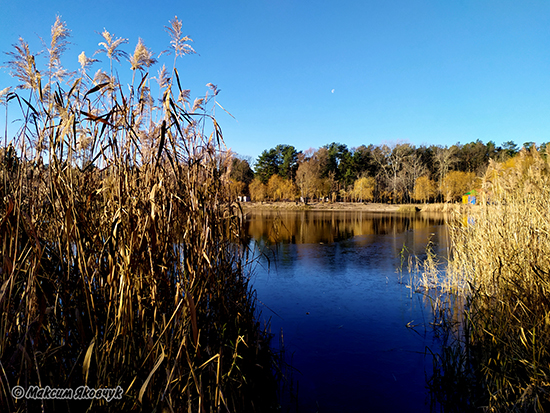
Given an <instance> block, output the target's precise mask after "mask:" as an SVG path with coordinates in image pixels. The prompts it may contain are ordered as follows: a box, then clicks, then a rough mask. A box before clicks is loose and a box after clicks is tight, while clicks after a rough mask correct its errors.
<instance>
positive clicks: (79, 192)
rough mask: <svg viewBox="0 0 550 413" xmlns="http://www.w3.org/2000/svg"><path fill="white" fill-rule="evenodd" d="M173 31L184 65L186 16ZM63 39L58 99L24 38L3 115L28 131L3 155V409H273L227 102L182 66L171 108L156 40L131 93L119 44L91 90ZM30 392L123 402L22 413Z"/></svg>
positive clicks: (170, 82)
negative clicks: (103, 395)
mask: <svg viewBox="0 0 550 413" xmlns="http://www.w3.org/2000/svg"><path fill="white" fill-rule="evenodd" d="M168 32H169V34H170V35H171V44H172V46H173V48H174V52H175V57H174V59H176V57H178V56H181V55H183V54H185V53H190V52H191V51H192V50H193V49H192V48H190V46H188V45H187V41H189V40H190V39H189V38H187V37H184V36H183V35H182V32H181V22H180V21H179V20H177V18H176V19H174V20H173V21H172V22H171V27H169V28H168ZM52 36H54V37H55V39H54V38H52V42H51V49H49V52H50V56H51V58H50V63H49V66H48V74H49V79H48V82H47V83H45V82H43V81H42V80H41V74H40V72H39V71H38V69H37V68H36V65H35V61H34V55H32V54H31V52H30V51H29V48H28V45H27V44H26V43H25V42H24V41H23V40H22V39H20V41H19V43H18V44H17V45H16V46H15V51H14V52H11V53H9V56H10V59H11V60H10V61H9V62H8V66H9V67H10V68H11V69H12V73H13V74H14V76H15V78H17V79H18V81H19V89H18V90H16V91H15V92H14V91H8V96H7V97H6V98H5V99H6V110H7V104H8V102H9V103H10V104H11V103H17V106H18V107H19V108H20V109H21V112H22V117H23V123H22V126H21V129H20V130H19V131H18V133H17V135H16V136H15V137H14V138H13V139H11V140H10V142H9V144H7V145H5V147H4V148H3V149H2V150H1V154H0V286H1V289H0V308H1V312H0V314H1V315H0V360H1V366H0V367H1V368H0V410H2V411H27V410H38V409H42V411H64V410H69V409H70V410H71V411H77V410H78V411H80V410H82V411H84V410H86V409H90V411H91V410H93V411H96V410H108V411H126V410H142V411H153V410H156V411H171V412H182V411H197V412H211V411H221V410H223V411H239V412H241V411H270V410H271V409H273V408H276V407H277V403H276V398H275V393H274V391H272V389H274V388H275V387H276V383H275V382H274V378H273V374H272V371H271V369H272V361H273V360H272V354H271V352H270V350H269V345H268V344H269V343H268V341H269V337H268V336H267V334H265V333H264V332H263V331H262V330H261V329H260V326H259V323H257V322H256V320H255V312H254V311H255V308H254V294H253V291H252V290H251V288H250V286H249V285H248V277H247V276H246V268H244V267H243V265H245V264H246V257H245V256H244V254H245V250H243V248H242V247H240V246H239V242H238V241H239V238H240V237H241V225H240V221H239V218H238V214H237V212H238V211H236V210H235V208H236V206H235V205H234V204H232V203H231V201H230V198H229V196H228V191H227V183H228V181H229V180H228V176H227V161H228V160H227V159H226V157H225V155H224V151H223V141H222V136H221V130H220V127H219V125H218V123H217V121H216V120H215V118H214V117H213V116H211V115H210V114H209V112H207V111H206V110H205V109H202V108H205V107H206V105H207V104H208V102H211V100H212V99H214V98H215V95H216V94H217V92H216V91H215V92H216V93H212V94H210V96H208V95H207V96H206V98H203V99H202V100H200V101H198V102H199V104H196V105H194V107H193V108H192V107H191V105H189V104H188V96H189V92H188V91H186V90H183V89H182V87H181V84H180V79H179V75H178V71H177V68H176V60H174V68H173V69H172V72H171V74H168V73H167V71H166V69H165V68H163V75H162V76H159V86H158V88H159V95H160V96H161V99H160V102H159V103H158V104H157V100H156V99H154V98H153V97H152V92H151V89H152V88H153V85H152V84H151V77H150V76H149V67H150V66H151V65H153V64H154V63H155V58H153V54H152V52H151V51H150V50H149V49H147V48H146V47H145V46H144V44H143V42H142V41H141V39H140V41H139V43H138V46H137V47H136V50H135V53H134V54H133V55H132V56H130V57H129V60H130V62H131V65H132V79H133V80H132V84H131V87H130V92H129V93H125V92H123V90H126V88H125V87H122V85H121V84H120V81H119V80H118V79H117V78H116V77H115V75H114V74H113V73H114V71H113V62H119V61H120V59H121V58H124V57H127V55H126V53H125V52H123V51H122V50H120V49H119V47H120V46H121V45H123V44H125V43H126V42H127V41H126V39H121V38H119V39H116V38H114V36H113V35H111V34H110V33H108V32H107V31H104V32H103V34H102V36H103V38H104V40H105V42H103V43H100V45H102V46H103V49H102V51H103V52H105V53H106V55H107V57H108V58H109V61H110V68H109V69H110V70H109V73H106V72H103V71H101V70H98V71H97V72H96V74H95V75H94V76H89V75H88V73H87V70H88V68H89V67H90V65H92V64H94V63H95V62H96V60H95V59H91V58H87V57H86V55H85V54H84V53H82V54H81V56H80V57H79V61H80V63H81V70H80V71H79V73H78V75H77V76H75V74H73V75H72V76H73V77H71V74H70V73H69V72H67V71H65V69H63V68H62V67H61V65H60V56H61V53H62V51H63V49H64V48H65V47H67V44H68V43H67V36H68V30H67V29H66V27H65V26H64V23H62V22H61V21H60V20H59V19H57V20H56V24H55V25H54V29H52ZM161 79H162V80H161ZM62 80H63V81H65V82H67V81H70V83H69V86H70V87H69V88H68V89H69V90H65V89H64V88H63V87H62V83H61V81H62ZM211 86H212V87H213V88H214V89H215V87H214V86H213V85H211ZM214 89H213V90H214ZM208 125H210V126H208ZM208 128H210V130H211V134H209V135H205V132H204V131H205V130H208ZM6 134H7V132H6ZM6 143H7V136H6ZM17 385H19V386H22V387H23V388H25V389H27V388H28V387H29V386H32V385H36V386H40V387H42V388H44V387H46V386H50V387H51V388H73V389H76V388H77V387H78V386H82V385H87V386H89V387H90V388H96V389H99V388H116V387H117V386H121V387H122V389H123V392H124V394H123V397H122V399H120V400H113V401H111V402H109V403H107V402H105V401H104V400H91V401H90V400H88V401H81V402H76V401H67V400H26V399H24V398H23V399H20V400H15V399H14V398H13V397H12V396H11V394H10V391H11V389H12V388H13V387H14V386H17ZM274 385H275V386H274Z"/></svg>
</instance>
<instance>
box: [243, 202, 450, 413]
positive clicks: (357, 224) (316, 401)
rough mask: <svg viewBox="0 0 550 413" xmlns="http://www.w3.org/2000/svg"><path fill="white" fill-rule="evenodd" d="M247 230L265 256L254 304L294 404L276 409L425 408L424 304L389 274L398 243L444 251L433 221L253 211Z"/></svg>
mask: <svg viewBox="0 0 550 413" xmlns="http://www.w3.org/2000/svg"><path fill="white" fill-rule="evenodd" d="M248 225H249V234H250V236H251V237H252V238H253V240H254V241H253V242H254V243H255V244H256V245H257V247H258V248H259V249H261V250H262V251H264V253H265V254H266V257H263V258H261V259H260V260H259V262H260V265H258V266H257V267H256V270H255V273H254V275H253V277H252V280H253V286H254V288H255V289H256V291H257V297H258V300H259V302H258V308H259V310H261V312H262V314H261V317H262V319H264V320H270V323H271V331H272V332H273V333H276V335H277V334H278V333H279V332H280V331H281V330H282V332H283V338H284V349H285V353H286V359H287V361H288V362H290V363H291V365H292V367H293V368H294V369H295V370H289V371H287V375H288V376H292V377H290V378H292V380H293V391H294V392H295V393H297V397H298V402H289V400H288V398H287V399H286V400H285V406H283V407H284V409H283V411H299V412H428V411H430V406H429V393H428V390H427V388H426V378H427V377H429V375H430V373H431V368H432V367H431V355H430V353H429V352H428V351H427V350H426V348H427V347H429V348H432V349H434V348H435V346H437V343H436V342H435V341H434V340H433V339H432V335H431V330H430V325H429V322H430V308H429V304H427V300H425V299H424V297H423V295H421V294H412V293H411V289H410V288H409V287H408V284H409V283H408V272H407V271H406V269H404V271H403V274H402V275H400V274H399V272H397V271H396V269H397V268H398V267H399V266H400V261H401V258H400V252H401V251H402V249H403V246H406V247H407V248H408V250H409V251H410V252H413V253H416V254H419V255H421V254H422V253H423V252H424V250H425V247H426V244H427V242H428V240H429V239H431V240H432V241H433V242H434V244H435V246H436V250H437V251H438V252H439V253H440V254H445V251H446V230H445V226H444V222H443V219H442V217H435V218H430V217H426V216H420V214H417V215H416V216H413V217H411V216H401V215H397V214H394V215H377V214H366V213H358V212H355V213H354V212H346V213H342V212H339V213H333V212H332V213H331V212H324V213H321V212H307V213H304V212H299V213H285V214H283V215H277V214H275V213H262V214H253V215H250V216H249V218H248ZM408 324H409V325H415V328H409V327H407V325H408ZM274 340H275V343H274V344H275V346H276V347H277V341H278V340H277V337H276V338H275V339H274ZM292 371H293V373H292Z"/></svg>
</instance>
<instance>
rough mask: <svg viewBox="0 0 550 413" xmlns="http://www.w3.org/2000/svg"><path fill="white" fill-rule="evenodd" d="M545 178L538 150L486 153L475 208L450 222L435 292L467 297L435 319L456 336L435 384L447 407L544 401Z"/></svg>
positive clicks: (507, 408)
mask: <svg viewBox="0 0 550 413" xmlns="http://www.w3.org/2000/svg"><path fill="white" fill-rule="evenodd" d="M549 180H550V164H549V162H548V158H546V157H544V156H542V155H541V154H539V153H538V152H537V151H536V150H533V151H531V152H526V151H523V152H521V153H520V155H518V157H516V158H514V159H513V160H511V161H508V162H507V163H505V164H497V163H492V164H491V165H490V167H489V170H488V171H487V174H486V176H485V178H484V184H483V186H484V193H485V199H483V202H482V205H481V206H480V207H479V208H478V211H477V213H476V214H475V215H473V216H470V219H466V220H464V219H456V220H453V221H452V222H451V223H450V234H451V240H452V258H451V260H450V263H449V266H448V269H447V273H448V274H447V280H448V284H446V286H447V287H446V289H445V290H444V291H443V293H442V294H441V295H439V297H444V294H447V296H449V295H452V296H453V297H457V299H458V300H460V299H461V300H463V301H462V304H460V303H461V301H458V303H459V304H460V305H455V306H447V308H448V309H449V311H447V312H446V313H445V314H444V317H443V318H442V319H441V320H442V322H443V327H444V328H445V329H446V330H447V331H449V332H452V333H451V334H450V336H452V340H447V341H444V342H443V349H442V351H441V353H440V354H438V355H437V357H436V370H435V374H434V376H433V377H432V381H431V385H432V390H434V392H435V393H436V395H437V398H438V400H439V401H440V402H441V403H442V404H443V406H444V410H445V411H469V410H472V411H479V409H483V410H484V411H490V412H544V411H549V410H550V223H549V220H548V216H549V213H550V185H549V183H550V182H549ZM457 394H458V395H460V398H459V397H456V395H457ZM453 395H454V396H453Z"/></svg>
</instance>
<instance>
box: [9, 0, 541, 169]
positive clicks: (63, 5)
mask: <svg viewBox="0 0 550 413" xmlns="http://www.w3.org/2000/svg"><path fill="white" fill-rule="evenodd" d="M58 14H59V15H61V18H62V20H64V21H65V22H66V23H67V25H68V27H69V29H71V31H72V39H71V41H72V43H73V44H72V45H71V47H70V50H69V51H68V52H67V53H66V55H65V57H64V59H63V60H62V62H63V63H64V64H65V65H66V66H68V67H70V68H73V69H74V70H76V69H77V68H78V63H77V56H78V54H80V52H82V51H85V52H86V54H87V55H88V56H91V55H92V54H93V52H94V51H95V50H97V49H98V42H100V41H102V40H103V39H102V38H101V37H100V36H99V34H98V32H101V31H103V29H104V28H105V29H107V30H108V31H110V32H111V33H114V34H115V35H116V36H117V37H125V38H128V39H129V44H127V45H125V46H124V50H126V51H127V52H128V53H131V52H132V51H133V49H134V47H135V44H136V43H137V41H138V38H139V37H141V38H142V39H143V40H144V42H145V45H146V46H147V47H149V48H150V49H152V50H153V51H154V52H156V53H160V52H161V51H162V50H164V49H167V48H168V44H169V37H168V34H167V33H166V32H165V31H164V26H165V25H168V21H169V20H170V19H172V18H173V17H174V16H175V15H177V16H178V18H180V19H181V20H182V21H183V25H184V32H185V33H186V34H187V35H188V36H190V37H191V38H192V39H193V40H194V43H193V44H192V45H193V47H194V48H195V50H196V51H197V53H198V54H197V55H191V56H186V57H185V58H184V59H183V61H181V62H180V65H179V68H180V69H179V70H180V73H181V74H182V81H183V83H184V85H183V86H184V87H185V88H189V89H191V91H192V96H193V97H198V96H201V95H203V94H204V93H205V92H206V90H207V88H206V86H205V85H206V83H209V82H211V83H214V84H216V85H218V87H219V88H220V89H221V93H220V95H219V96H218V101H219V102H220V103H221V104H222V105H223V106H224V107H225V108H226V109H227V110H228V111H229V112H231V113H232V114H233V115H234V116H235V118H236V120H234V119H233V118H231V117H229V116H228V115H226V114H225V113H224V112H223V111H221V110H219V109H218V111H217V112H216V115H217V116H218V121H219V122H220V123H221V126H222V129H223V132H224V136H225V141H226V144H227V146H228V147H230V148H232V150H234V151H235V152H237V153H239V154H241V155H245V156H251V157H253V158H256V157H257V156H258V155H259V154H260V153H261V151H262V150H264V149H269V148H272V147H274V146H276V145H277V144H280V143H283V144H290V145H294V146H295V147H296V148H297V149H298V150H305V149H308V148H310V147H314V148H318V147H320V146H322V145H325V144H327V143H330V142H333V141H336V142H341V143H345V144H347V145H348V147H350V148H351V147H357V146H359V145H361V144H366V145H368V144H371V143H372V144H375V145H379V144H382V143H393V142H403V141H404V142H409V143H411V144H414V145H416V146H418V145H421V144H428V145H430V144H438V145H452V144H455V143H457V142H460V143H468V142H471V141H475V140H476V139H481V140H482V141H483V142H485V143H486V142H487V141H490V140H492V141H494V142H496V143H497V144H501V143H503V142H505V141H508V140H513V141H515V142H516V143H517V144H519V145H521V144H523V142H526V141H534V142H536V143H537V144H540V143H543V142H547V141H550V2H548V1H506V0H498V1H485V0H437V1H436V0H433V1H432V0H424V1H422V0H419V1H417V0H379V1H370V0H354V1H351V0H339V1H330V2H329V1H322V0H316V1H303V0H302V1H300V0H277V1H271V0H248V1H244V0H234V1H227V0H224V1H222V0H220V1H213V0H204V1H187V0H179V1H170V0H168V1H165V0H162V1H156V2H152V1H141V0H132V1H116V0H109V1H106V0H97V1H82V0H70V1H69V0H50V1H14V0H0V27H2V31H1V34H0V49H1V50H2V51H3V52H6V51H9V50H12V49H11V45H12V44H13V43H15V42H16V41H17V39H18V38H19V36H22V37H23V38H24V39H25V40H26V41H28V42H29V43H30V44H31V48H32V49H33V50H34V51H38V50H40V49H41V48H42V47H41V44H40V41H39V39H38V37H37V36H38V35H39V36H42V37H43V38H44V39H45V40H46V41H47V40H48V38H49V34H50V28H51V26H52V24H53V23H54V21H55V17H56V15H58ZM96 57H97V56H96ZM100 58H101V57H100ZM6 60H7V56H6V55H3V58H2V61H6ZM103 60H104V61H105V60H106V59H105V58H103ZM102 67H108V63H105V65H104V66H102ZM97 68H99V66H95V67H92V69H94V71H95V70H97ZM128 68H129V63H127V62H123V63H122V68H119V70H120V71H129V69H128ZM158 68H159V67H157V68H155V69H154V71H153V74H155V73H156V70H157V69H158ZM13 84H14V83H13V81H12V80H11V79H10V78H9V77H8V74H7V70H6V69H0V90H1V89H3V88H4V87H6V86H10V85H13ZM3 122H4V120H3V117H0V130H3V124H2V123H3Z"/></svg>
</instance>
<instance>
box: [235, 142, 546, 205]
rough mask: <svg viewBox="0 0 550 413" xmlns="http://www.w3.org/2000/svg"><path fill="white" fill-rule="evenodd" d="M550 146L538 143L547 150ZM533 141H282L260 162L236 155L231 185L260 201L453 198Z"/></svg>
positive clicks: (479, 182) (244, 194)
mask: <svg viewBox="0 0 550 413" xmlns="http://www.w3.org/2000/svg"><path fill="white" fill-rule="evenodd" d="M546 146H547V144H546V143H544V144H542V145H541V146H540V148H538V150H539V151H540V152H541V153H545V149H546ZM533 147H535V144H534V142H526V143H524V144H523V146H522V147H521V148H520V147H518V145H516V144H515V143H514V142H513V141H508V142H505V143H504V144H503V145H502V146H496V145H495V143H494V142H491V141H490V142H488V143H487V144H484V143H483V142H482V141H481V140H479V139H478V140H477V141H475V142H471V143H467V144H464V145H462V144H460V143H457V144H456V145H452V146H449V147H447V146H441V145H431V146H425V145H421V146H419V147H415V146H414V145H411V144H409V143H393V144H383V145H380V146H374V145H372V144H371V145H368V146H366V145H361V146H359V147H357V148H348V147H347V145H345V144H341V143H336V142H333V143H330V144H327V145H324V146H322V147H321V148H319V149H313V148H310V149H308V150H306V151H297V149H296V148H295V147H294V146H292V145H283V144H281V145H277V146H276V147H275V148H271V149H269V150H267V149H266V150H264V151H263V152H262V153H261V154H260V156H259V157H258V158H257V159H256V160H255V162H252V160H251V158H248V159H247V158H243V157H239V156H238V155H234V156H233V161H232V165H231V173H230V177H231V192H232V194H233V196H234V197H235V198H237V197H238V196H247V197H250V199H251V200H252V201H254V202H261V201H267V200H271V201H279V200H287V201H297V200H302V199H303V200H304V201H306V202H307V201H308V200H319V199H323V200H327V198H328V200H329V201H333V202H335V201H347V202H350V201H351V202H365V201H369V202H389V203H415V202H423V203H426V202H454V201H459V200H460V199H461V197H462V195H464V194H465V193H466V192H468V191H471V190H475V189H479V187H480V185H481V180H480V178H481V176H482V175H483V174H484V173H485V171H486V170H487V167H488V166H489V162H490V160H494V161H496V162H501V163H502V162H507V161H509V160H510V159H513V158H514V157H515V156H516V155H517V154H518V153H519V152H520V150H521V149H526V150H531V149H532V148H533ZM252 167H253V168H254V170H253V169H252Z"/></svg>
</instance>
